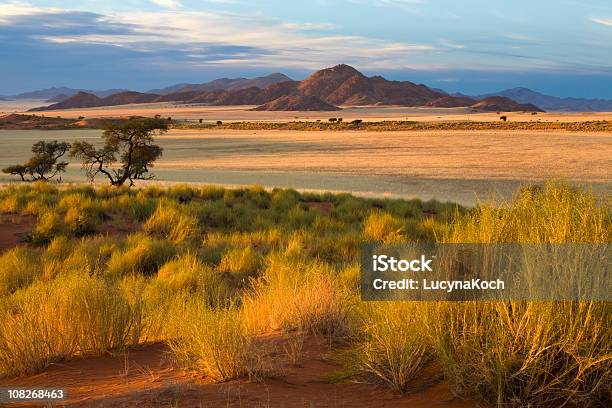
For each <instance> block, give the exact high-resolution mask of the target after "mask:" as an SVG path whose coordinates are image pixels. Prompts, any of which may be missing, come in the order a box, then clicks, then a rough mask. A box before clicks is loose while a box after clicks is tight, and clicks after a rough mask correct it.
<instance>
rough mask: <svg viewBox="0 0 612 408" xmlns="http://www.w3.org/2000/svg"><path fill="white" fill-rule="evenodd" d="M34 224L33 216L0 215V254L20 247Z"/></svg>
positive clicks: (34, 218)
mask: <svg viewBox="0 0 612 408" xmlns="http://www.w3.org/2000/svg"><path fill="white" fill-rule="evenodd" d="M35 223H36V217H34V216H23V215H10V214H0V254H1V253H3V252H4V251H7V250H9V249H11V248H14V247H16V246H18V245H22V244H23V240H24V239H25V238H26V236H27V234H28V233H29V232H30V231H32V228H33V227H34V224H35Z"/></svg>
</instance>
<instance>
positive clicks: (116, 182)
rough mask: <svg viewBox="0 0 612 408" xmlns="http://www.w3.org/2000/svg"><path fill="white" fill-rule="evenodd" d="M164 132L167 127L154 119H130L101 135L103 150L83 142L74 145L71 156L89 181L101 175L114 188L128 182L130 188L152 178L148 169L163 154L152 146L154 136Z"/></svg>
mask: <svg viewBox="0 0 612 408" xmlns="http://www.w3.org/2000/svg"><path fill="white" fill-rule="evenodd" d="M168 121H170V118H168ZM167 130H168V126H167V124H166V123H165V122H163V121H160V120H157V119H132V120H130V121H128V122H125V123H122V124H118V125H115V124H111V125H109V126H108V127H107V128H106V129H105V130H104V133H103V135H102V139H103V141H104V146H103V147H101V148H96V147H95V146H94V145H93V144H91V143H89V142H84V141H80V142H75V143H74V144H73V145H72V149H71V151H70V155H71V156H72V157H76V158H78V159H80V160H82V163H83V169H84V170H85V173H86V175H87V177H88V178H89V179H90V180H91V181H93V180H94V179H95V177H96V176H97V175H98V174H102V175H103V176H105V177H106V178H108V180H109V181H110V183H111V185H113V186H122V185H123V184H124V183H126V182H128V181H129V184H130V186H131V185H133V184H134V180H150V179H151V178H153V176H152V175H150V174H149V167H151V166H152V165H153V162H154V161H155V160H157V159H158V158H159V157H160V156H161V154H162V148H161V147H159V146H158V145H155V144H153V142H154V136H155V135H159V134H161V133H164V132H165V131H167ZM116 167H118V168H116Z"/></svg>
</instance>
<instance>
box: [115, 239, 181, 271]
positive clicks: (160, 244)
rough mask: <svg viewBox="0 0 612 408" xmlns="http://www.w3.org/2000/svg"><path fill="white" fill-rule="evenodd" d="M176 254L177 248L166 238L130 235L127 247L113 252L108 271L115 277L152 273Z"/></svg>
mask: <svg viewBox="0 0 612 408" xmlns="http://www.w3.org/2000/svg"><path fill="white" fill-rule="evenodd" d="M175 254H176V248H175V247H174V245H172V243H170V242H168V241H166V240H160V239H153V238H150V237H147V236H143V235H138V234H137V235H133V236H130V237H128V240H127V243H126V248H125V249H123V250H116V251H115V252H113V254H112V256H111V257H110V259H109V261H108V264H107V272H108V274H109V275H110V276H114V277H122V276H125V275H130V274H144V275H152V274H154V273H156V272H157V270H158V269H159V268H160V267H161V266H162V265H163V264H164V263H166V262H167V261H168V260H169V259H170V258H172V257H173V256H174V255H175Z"/></svg>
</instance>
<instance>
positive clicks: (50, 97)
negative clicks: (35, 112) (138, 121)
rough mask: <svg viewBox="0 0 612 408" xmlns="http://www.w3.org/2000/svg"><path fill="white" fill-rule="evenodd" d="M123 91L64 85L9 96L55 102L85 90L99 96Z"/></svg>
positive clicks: (122, 90)
mask: <svg viewBox="0 0 612 408" xmlns="http://www.w3.org/2000/svg"><path fill="white" fill-rule="evenodd" d="M124 91H126V89H105V90H103V91H91V90H88V89H74V88H68V87H65V86H60V87H52V88H46V89H40V90H37V91H31V92H23V93H20V94H18V95H14V96H12V97H11V98H12V99H44V100H46V101H51V102H55V101H60V100H61V99H60V97H63V98H64V99H65V98H67V97H70V96H73V95H76V94H77V93H79V92H86V93H90V94H93V95H96V96H97V97H99V98H105V97H107V96H109V95H113V94H116V93H119V92H124Z"/></svg>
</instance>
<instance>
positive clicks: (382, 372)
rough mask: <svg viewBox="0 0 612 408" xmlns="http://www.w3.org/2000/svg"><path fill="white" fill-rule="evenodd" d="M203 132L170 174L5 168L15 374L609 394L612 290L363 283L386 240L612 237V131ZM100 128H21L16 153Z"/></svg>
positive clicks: (293, 397)
mask: <svg viewBox="0 0 612 408" xmlns="http://www.w3.org/2000/svg"><path fill="white" fill-rule="evenodd" d="M319 120H322V119H319ZM197 126H198V125H197V124H196V125H194V126H192V125H189V124H187V125H185V126H174V127H172V126H171V129H170V131H169V132H167V133H165V134H164V135H161V136H159V137H158V138H156V142H158V143H159V145H160V146H162V147H163V149H164V152H163V155H162V157H161V158H160V159H159V161H157V162H156V163H155V166H154V167H153V168H152V169H151V171H153V172H154V173H155V174H156V175H157V176H158V178H159V182H157V183H154V182H151V181H147V182H137V183H136V186H135V187H132V188H129V187H127V186H122V187H111V186H106V185H103V184H101V183H95V184H85V183H83V182H82V180H83V175H82V173H81V172H80V169H79V165H78V163H74V164H70V165H69V167H68V171H67V172H66V173H65V175H63V176H62V177H63V179H64V182H63V183H61V184H56V183H51V182H47V183H43V182H36V183H16V182H9V181H8V179H7V178H4V179H3V181H4V182H5V183H4V185H3V187H2V188H1V189H0V213H1V215H0V216H1V219H0V222H1V223H0V228H1V229H2V234H1V238H0V251H1V253H0V385H2V386H14V387H17V386H24V387H26V386H27V387H34V386H38V387H42V386H45V387H64V388H66V389H67V391H68V399H67V400H66V401H65V402H63V403H59V405H61V404H65V405H74V406H79V405H80V406H90V405H93V406H105V407H115V406H117V407H120V406H153V407H157V406H160V407H161V406H193V407H219V406H223V407H241V406H242V407H247V406H248V407H251V406H255V407H294V406H305V407H363V406H389V407H435V406H438V407H476V406H484V407H487V406H491V407H492V406H499V407H505V406H512V407H560V406H568V407H604V406H609V404H610V402H611V401H612V386H611V384H612V313H611V312H612V309H611V306H610V304H609V303H607V302H589V301H582V302H569V301H568V302H530V301H522V302H508V301H506V302H476V301H474V302H365V301H362V300H361V298H360V291H359V272H360V268H359V258H360V250H361V247H362V245H364V244H367V243H372V242H375V243H408V242H409V243H414V242H420V243H424V242H435V243H466V242H470V243H498V242H501V243H604V244H608V243H610V241H611V237H612V207H611V206H610V200H609V197H610V186H611V184H612V175H611V173H610V168H612V163H611V159H610V157H612V155H611V154H610V153H611V152H612V136H611V133H610V132H609V131H590V132H584V131H572V130H541V129H540V130H508V129H506V130H504V129H494V130H490V129H489V130H487V129H481V130H478V129H474V130H469V129H468V130H466V129H464V130H395V131H385V130H382V131H371V130H360V129H352V130H346V131H305V130H291V129H289V130H288V129H276V130H270V129H265V128H264V126H263V125H262V126H258V127H254V126H246V127H247V128H244V127H245V126H243V127H242V128H241V127H240V126H238V125H236V126H234V127H232V126H225V125H218V126H216V127H215V126H209V127H205V128H201V129H198V128H197ZM194 127H195V128H194ZM100 133H101V132H100V130H95V129H81V130H66V131H48V130H45V131H43V130H3V131H0V146H1V147H2V149H0V165H2V166H5V165H9V164H12V163H13V162H19V161H24V160H26V159H27V157H28V156H29V155H30V151H29V148H30V146H31V145H32V144H33V143H34V142H36V141H39V140H47V141H51V140H66V141H69V142H73V141H75V140H90V141H92V142H95V141H97V140H99V138H100ZM551 180H554V181H551ZM187 183H189V184H187ZM208 183H215V184H217V185H210V184H208ZM254 184H257V185H254ZM221 185H225V186H221ZM229 185H231V186H229ZM238 185H240V186H238ZM245 185H248V186H245ZM279 186H280V187H279ZM289 187H292V188H289ZM493 195H496V198H495V200H488V198H490V197H492V196H493Z"/></svg>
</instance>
